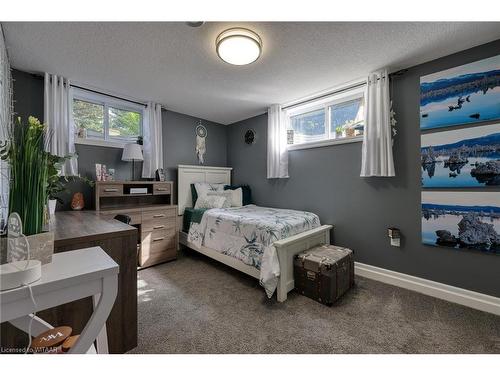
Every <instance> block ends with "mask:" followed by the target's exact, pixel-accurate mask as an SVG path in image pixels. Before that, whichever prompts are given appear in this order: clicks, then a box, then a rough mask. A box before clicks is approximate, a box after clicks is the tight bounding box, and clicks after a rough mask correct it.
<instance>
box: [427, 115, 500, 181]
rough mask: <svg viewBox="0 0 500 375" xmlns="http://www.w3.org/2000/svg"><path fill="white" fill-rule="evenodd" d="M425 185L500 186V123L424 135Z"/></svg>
mask: <svg viewBox="0 0 500 375" xmlns="http://www.w3.org/2000/svg"><path fill="white" fill-rule="evenodd" d="M420 155H421V166H422V168H421V172H422V186H423V187H424V188H459V187H460V188H461V187H481V186H500V123H498V124H492V125H483V126H476V127H473V128H466V129H457V130H447V131H442V132H438V133H432V134H422V136H421V148H420Z"/></svg>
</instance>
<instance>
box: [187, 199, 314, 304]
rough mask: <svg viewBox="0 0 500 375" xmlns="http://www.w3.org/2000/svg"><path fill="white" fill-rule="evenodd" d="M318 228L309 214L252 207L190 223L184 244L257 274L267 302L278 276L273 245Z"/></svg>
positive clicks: (214, 211) (216, 211) (210, 212)
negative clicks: (219, 255) (233, 260)
mask: <svg viewBox="0 0 500 375" xmlns="http://www.w3.org/2000/svg"><path fill="white" fill-rule="evenodd" d="M319 226H320V222H319V217H318V216H317V215H315V214H313V213H310V212H304V211H295V210H285V209H278V208H267V207H259V206H255V205H248V206H243V207H233V208H213V209H210V210H207V211H206V212H205V213H204V214H203V217H202V218H201V221H200V223H195V222H192V223H191V225H190V227H189V233H188V240H189V242H193V243H194V244H195V245H196V246H202V245H203V246H205V247H208V248H211V249H213V250H216V251H218V252H220V253H222V254H225V255H229V256H231V257H234V258H237V259H239V260H241V261H242V262H243V263H245V264H247V265H249V266H252V267H255V268H257V269H258V270H260V284H261V285H262V286H263V287H264V289H265V290H266V293H267V296H268V297H269V298H271V296H272V295H273V293H274V291H275V290H276V286H277V285H278V277H279V275H280V267H279V262H278V255H277V253H276V249H275V248H274V246H272V244H273V242H274V241H277V240H281V239H284V238H287V237H290V236H293V235H295V234H298V233H301V232H305V231H307V230H310V229H313V228H316V227H319Z"/></svg>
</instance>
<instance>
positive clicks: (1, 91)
mask: <svg viewBox="0 0 500 375" xmlns="http://www.w3.org/2000/svg"><path fill="white" fill-rule="evenodd" d="M11 126H12V79H11V75H10V63H9V56H8V55H7V48H6V47H5V41H4V37H3V31H2V25H0V143H3V142H5V141H6V140H7V139H8V137H9V133H10V131H9V129H10V128H11ZM8 204H9V164H8V163H7V162H6V161H5V160H0V232H1V231H2V229H3V223H5V222H6V221H7V213H8Z"/></svg>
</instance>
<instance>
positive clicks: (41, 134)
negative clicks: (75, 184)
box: [0, 116, 49, 236]
mask: <svg viewBox="0 0 500 375" xmlns="http://www.w3.org/2000/svg"><path fill="white" fill-rule="evenodd" d="M8 132H9V134H8V138H7V140H6V141H5V142H4V143H2V144H1V145H0V157H1V158H2V160H5V161H6V162H8V163H9V165H10V184H9V214H10V213H12V212H17V213H18V214H19V216H20V217H21V220H22V222H23V232H24V234H26V235H28V236H29V235H33V234H38V233H41V232H42V230H43V225H44V223H45V208H46V204H47V196H48V195H47V186H48V179H47V177H48V155H49V154H48V153H47V152H46V151H45V146H46V143H47V142H48V138H49V137H48V133H47V127H46V126H45V125H44V124H41V123H40V121H39V120H38V119H37V118H35V117H32V116H30V117H29V118H28V121H27V122H24V121H22V120H21V118H20V117H18V118H17V122H15V123H14V124H13V125H12V126H11V127H10V129H8Z"/></svg>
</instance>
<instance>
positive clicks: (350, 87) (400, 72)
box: [281, 69, 408, 109]
mask: <svg viewBox="0 0 500 375" xmlns="http://www.w3.org/2000/svg"><path fill="white" fill-rule="evenodd" d="M407 71H408V69H401V70H398V71H396V72H394V73H389V79H392V78H393V77H399V76H402V75H403V74H405V73H406V72H407ZM378 80H380V78H377V81H378ZM363 86H366V81H363V82H359V83H355V84H353V85H350V86H347V87H344V88H341V89H338V90H333V91H330V92H327V93H325V94H322V95H319V96H315V97H312V98H309V99H306V100H302V101H300V102H297V103H293V104H290V105H287V106H285V107H282V108H281V109H289V108H294V107H297V106H300V105H302V104H306V103H309V102H313V101H315V100H318V99H323V98H326V97H328V96H330V95H334V94H339V93H341V92H344V91H349V90H354V89H357V88H358V87H363Z"/></svg>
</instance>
